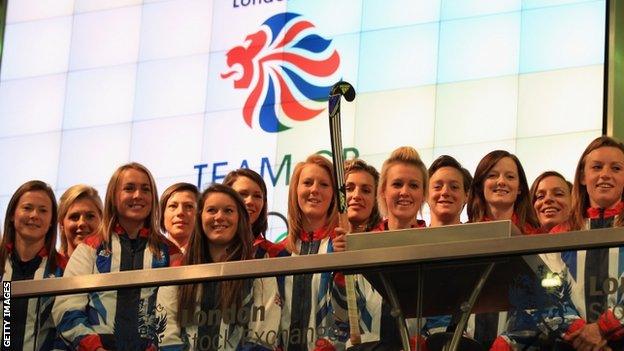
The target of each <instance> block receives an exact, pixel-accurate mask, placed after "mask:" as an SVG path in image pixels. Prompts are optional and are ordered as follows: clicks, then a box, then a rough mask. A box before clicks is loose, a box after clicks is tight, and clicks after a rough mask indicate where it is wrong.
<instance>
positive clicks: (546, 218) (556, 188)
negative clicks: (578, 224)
mask: <svg viewBox="0 0 624 351" xmlns="http://www.w3.org/2000/svg"><path fill="white" fill-rule="evenodd" d="M571 207H572V196H571V194H570V188H569V187H568V184H567V183H566V182H565V181H564V180H563V179H561V178H559V177H557V176H549V177H545V178H544V179H542V180H541V181H540V182H539V184H538V185H537V190H536V191H535V198H534V199H533V208H534V209H535V212H536V213H537V218H538V219H539V222H540V225H541V226H542V228H544V229H546V230H550V229H552V228H553V227H554V226H556V225H557V224H560V223H563V222H565V221H566V220H568V218H569V217H570V209H571Z"/></svg>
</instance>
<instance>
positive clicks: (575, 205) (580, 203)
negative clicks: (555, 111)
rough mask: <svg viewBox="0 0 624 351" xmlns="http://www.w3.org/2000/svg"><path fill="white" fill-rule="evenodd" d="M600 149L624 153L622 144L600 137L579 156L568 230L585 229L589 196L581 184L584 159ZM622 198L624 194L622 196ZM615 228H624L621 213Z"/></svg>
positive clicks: (609, 138)
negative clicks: (609, 148)
mask: <svg viewBox="0 0 624 351" xmlns="http://www.w3.org/2000/svg"><path fill="white" fill-rule="evenodd" d="M601 147H614V148H616V149H619V150H620V151H622V153H624V144H622V143H621V142H619V141H617V140H616V139H614V138H611V137H608V136H604V135H603V136H601V137H598V138H596V139H594V140H593V141H592V142H591V143H589V145H587V147H586V148H585V151H583V153H582V154H581V158H580V159H579V161H578V164H577V165H576V172H575V173H574V188H573V189H572V214H571V215H570V230H581V229H585V218H586V217H585V211H586V210H587V208H589V207H590V202H589V194H588V193H587V186H585V185H583V184H581V181H582V180H583V176H584V169H585V158H586V157H587V155H588V154H589V153H590V152H592V151H594V150H596V149H599V148H601ZM623 197H624V194H623ZM615 226H616V227H622V226H624V216H623V215H622V213H620V215H619V216H618V218H617V221H616V222H615Z"/></svg>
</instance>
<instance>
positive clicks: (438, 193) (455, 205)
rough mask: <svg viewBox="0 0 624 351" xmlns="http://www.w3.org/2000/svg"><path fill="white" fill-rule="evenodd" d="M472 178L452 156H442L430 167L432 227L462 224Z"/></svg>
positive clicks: (428, 201)
mask: <svg viewBox="0 0 624 351" xmlns="http://www.w3.org/2000/svg"><path fill="white" fill-rule="evenodd" d="M471 183H472V176H471V175H470V172H468V170H467V169H465V168H464V167H462V165H461V164H460V163H459V162H457V160H456V159H454V158H453V157H451V156H448V155H442V156H440V157H438V158H437V159H436V160H435V161H433V163H432V164H431V166H429V196H428V198H427V203H428V204H429V209H430V213H431V224H430V225H429V226H431V227H438V226H443V225H451V224H460V223H461V221H460V216H461V212H462V210H463V208H464V206H465V205H466V201H467V199H468V192H469V190H470V185H471Z"/></svg>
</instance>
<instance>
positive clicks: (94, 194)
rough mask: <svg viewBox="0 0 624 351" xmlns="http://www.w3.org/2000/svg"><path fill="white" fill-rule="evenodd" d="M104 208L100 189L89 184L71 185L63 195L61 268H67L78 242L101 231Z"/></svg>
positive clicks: (60, 207)
mask: <svg viewBox="0 0 624 351" xmlns="http://www.w3.org/2000/svg"><path fill="white" fill-rule="evenodd" d="M103 208H104V205H102V199H100V195H99V194H98V191H97V190H95V189H94V188H92V187H90V186H88V185H84V184H77V185H74V186H71V187H70V188H69V189H67V190H66V191H65V192H64V193H63V195H61V198H60V201H59V211H58V225H59V229H60V233H61V235H60V236H61V248H60V251H59V266H60V268H62V269H65V266H66V265H67V261H68V260H69V257H70V256H71V255H72V253H73V252H74V250H75V249H76V247H78V244H80V243H82V242H83V241H84V240H85V239H86V238H87V237H89V236H91V235H94V234H97V233H99V232H100V230H101V228H102V212H103Z"/></svg>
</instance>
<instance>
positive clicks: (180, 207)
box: [160, 183, 199, 253]
mask: <svg viewBox="0 0 624 351" xmlns="http://www.w3.org/2000/svg"><path fill="white" fill-rule="evenodd" d="M198 198H199V190H197V187H196V186H195V185H193V184H190V183H175V184H173V185H171V186H169V187H168V188H167V189H166V190H165V191H164V192H163V194H162V196H161V197H160V216H161V219H160V229H161V230H162V231H163V232H164V233H166V235H167V236H168V238H169V240H171V241H172V242H173V243H174V244H175V245H176V246H177V247H178V249H180V251H181V252H182V253H184V252H186V248H187V245H188V242H189V238H190V237H191V233H192V232H193V230H194V229H195V217H196V215H197V199H198Z"/></svg>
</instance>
